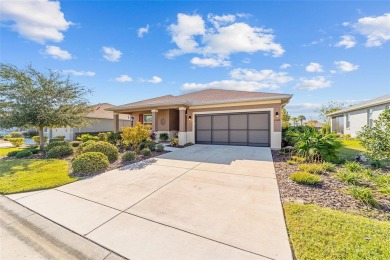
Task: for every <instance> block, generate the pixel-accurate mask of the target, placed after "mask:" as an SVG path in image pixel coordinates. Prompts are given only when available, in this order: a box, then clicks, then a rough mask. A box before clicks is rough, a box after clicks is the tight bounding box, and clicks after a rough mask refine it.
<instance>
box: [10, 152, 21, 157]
mask: <svg viewBox="0 0 390 260" xmlns="http://www.w3.org/2000/svg"><path fill="white" fill-rule="evenodd" d="M18 152H20V151H11V152H9V153H7V156H8V157H14V156H15V155H16V154H17V153H18Z"/></svg>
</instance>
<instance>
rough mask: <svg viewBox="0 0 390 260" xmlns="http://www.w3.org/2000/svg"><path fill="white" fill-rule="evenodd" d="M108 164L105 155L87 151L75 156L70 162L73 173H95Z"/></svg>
mask: <svg viewBox="0 0 390 260" xmlns="http://www.w3.org/2000/svg"><path fill="white" fill-rule="evenodd" d="M109 165H110V162H109V161H108V158H107V156H105V155H104V154H103V153H100V152H87V153H83V154H81V155H79V156H77V157H76V158H75V159H74V160H73V162H72V168H73V172H75V173H83V174H86V173H96V172H99V171H102V170H104V169H106V168H107V167H108V166H109Z"/></svg>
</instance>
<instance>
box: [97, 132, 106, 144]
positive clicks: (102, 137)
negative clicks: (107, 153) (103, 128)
mask: <svg viewBox="0 0 390 260" xmlns="http://www.w3.org/2000/svg"><path fill="white" fill-rule="evenodd" d="M98 138H99V141H104V142H108V134H107V133H99V134H98Z"/></svg>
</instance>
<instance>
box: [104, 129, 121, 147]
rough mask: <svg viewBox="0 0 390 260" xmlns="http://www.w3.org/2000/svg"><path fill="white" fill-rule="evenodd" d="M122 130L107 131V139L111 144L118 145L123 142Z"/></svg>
mask: <svg viewBox="0 0 390 260" xmlns="http://www.w3.org/2000/svg"><path fill="white" fill-rule="evenodd" d="M121 134H122V132H107V138H108V139H107V141H108V142H109V143H110V144H113V145H117V144H121V143H122V140H123V139H122V136H121Z"/></svg>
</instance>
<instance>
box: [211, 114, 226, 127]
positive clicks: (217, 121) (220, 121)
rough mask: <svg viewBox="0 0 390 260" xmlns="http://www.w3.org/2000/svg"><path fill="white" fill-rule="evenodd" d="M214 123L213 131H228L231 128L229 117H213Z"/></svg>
mask: <svg viewBox="0 0 390 260" xmlns="http://www.w3.org/2000/svg"><path fill="white" fill-rule="evenodd" d="M212 122H213V125H212V126H213V129H228V128H229V124H228V123H229V116H228V115H223V116H213V117H212Z"/></svg>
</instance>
